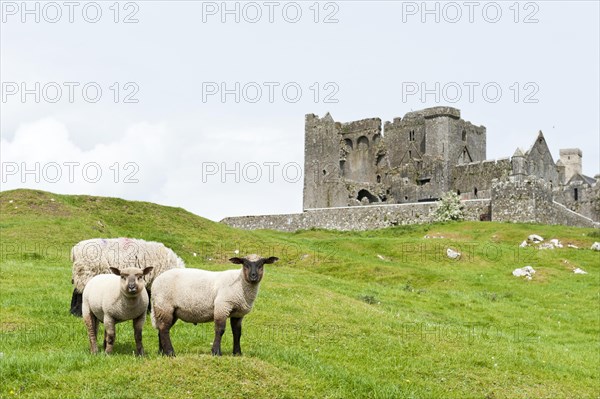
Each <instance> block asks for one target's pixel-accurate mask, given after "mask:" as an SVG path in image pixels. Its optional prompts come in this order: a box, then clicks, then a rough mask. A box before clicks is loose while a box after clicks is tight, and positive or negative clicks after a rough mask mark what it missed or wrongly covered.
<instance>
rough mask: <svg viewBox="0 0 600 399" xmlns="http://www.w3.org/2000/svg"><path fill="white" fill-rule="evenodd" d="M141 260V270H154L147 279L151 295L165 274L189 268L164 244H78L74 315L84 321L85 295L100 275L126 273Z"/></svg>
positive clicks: (117, 240)
mask: <svg viewBox="0 0 600 399" xmlns="http://www.w3.org/2000/svg"><path fill="white" fill-rule="evenodd" d="M136 258H137V259H139V261H140V262H141V267H146V266H152V267H153V268H154V270H153V271H152V272H151V273H150V274H149V275H148V276H146V277H145V280H146V289H147V290H148V295H150V294H151V292H150V288H151V286H152V282H153V281H154V279H155V278H156V276H158V275H159V274H161V273H162V272H163V271H165V270H169V269H173V268H185V264H184V263H183V260H181V258H179V257H178V256H177V255H176V254H175V252H173V250H171V249H170V248H167V247H165V246H164V245H163V244H162V243H159V242H152V241H144V240H138V239H131V238H109V239H104V238H94V239H90V240H85V241H81V242H79V243H77V244H76V245H75V246H73V248H72V249H71V261H72V262H73V271H72V273H73V274H72V279H71V283H72V284H73V285H74V288H73V295H72V297H71V314H72V315H74V316H78V317H81V302H82V298H81V293H82V292H83V289H84V287H85V285H86V284H87V282H88V281H90V279H92V278H93V277H94V276H96V275H98V274H107V273H110V270H109V267H116V268H118V269H123V268H127V267H131V266H134V264H133V261H134V259H136Z"/></svg>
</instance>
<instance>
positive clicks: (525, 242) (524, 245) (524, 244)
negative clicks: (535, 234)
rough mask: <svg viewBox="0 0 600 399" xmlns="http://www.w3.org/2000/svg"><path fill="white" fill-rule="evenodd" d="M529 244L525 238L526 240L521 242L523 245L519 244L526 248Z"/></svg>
mask: <svg viewBox="0 0 600 399" xmlns="http://www.w3.org/2000/svg"><path fill="white" fill-rule="evenodd" d="M527 245H529V244H527V240H524V241H523V242H522V243H521V245H519V246H520V247H521V248H525V247H526V246H527Z"/></svg>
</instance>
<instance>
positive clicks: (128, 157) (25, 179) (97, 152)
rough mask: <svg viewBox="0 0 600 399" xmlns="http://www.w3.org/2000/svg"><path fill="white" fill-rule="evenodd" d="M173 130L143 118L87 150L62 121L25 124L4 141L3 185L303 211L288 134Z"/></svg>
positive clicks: (207, 207)
mask: <svg viewBox="0 0 600 399" xmlns="http://www.w3.org/2000/svg"><path fill="white" fill-rule="evenodd" d="M78 133H80V134H81V132H78ZM175 133H176V132H174V131H173V130H172V129H170V128H168V127H167V124H166V123H161V124H149V123H137V124H134V125H132V126H130V127H129V128H127V129H126V130H125V131H124V132H123V133H122V134H121V135H120V136H119V137H118V138H117V139H115V140H113V141H110V142H108V143H98V144H96V145H94V146H93V147H92V148H91V149H89V150H84V149H82V148H80V147H79V146H78V145H76V144H75V143H74V142H73V140H72V138H71V135H70V132H69V129H68V128H67V126H65V124H64V123H62V122H61V121H59V120H57V119H54V118H45V119H41V120H39V121H36V122H33V123H28V124H23V125H21V126H19V128H18V129H17V130H16V132H15V133H14V136H13V138H12V140H7V139H2V140H1V141H0V157H1V159H2V177H1V178H2V190H10V189H15V188H35V189H40V190H46V191H51V192H56V193H64V194H90V195H102V196H111V197H121V198H125V199H132V200H146V201H152V202H156V203H160V204H164V205H172V206H181V207H184V208H186V209H188V210H190V211H192V212H194V213H197V214H199V215H201V216H204V217H208V218H211V219H214V220H219V219H221V218H223V217H225V216H229V215H242V214H252V213H254V214H257V213H258V214H260V213H284V212H297V211H299V210H300V200H299V199H300V198H301V192H302V179H301V178H300V177H299V176H297V173H298V168H300V166H301V163H302V160H301V159H289V158H288V157H289V154H290V153H289V152H284V153H283V154H281V151H280V150H279V149H280V148H281V147H282V146H283V145H284V144H285V143H284V142H285V140H286V139H285V138H283V137H284V136H283V134H282V133H283V132H281V131H277V130H273V129H265V128H256V129H244V130H235V129H227V130H218V129H208V131H206V132H201V133H199V134H197V135H195V136H194V135H189V134H188V135H185V134H183V133H182V132H178V133H179V134H175ZM182 136H185V137H182ZM99 139H101V138H99ZM296 154H298V152H296ZM98 171H99V172H100V173H101V175H98V174H97V173H98ZM284 172H287V173H284ZM203 174H204V176H203ZM270 198H272V199H270Z"/></svg>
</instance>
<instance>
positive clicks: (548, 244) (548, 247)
mask: <svg viewBox="0 0 600 399" xmlns="http://www.w3.org/2000/svg"><path fill="white" fill-rule="evenodd" d="M538 249H554V244H552V243H550V242H547V243H544V244H540V245H539V246H538Z"/></svg>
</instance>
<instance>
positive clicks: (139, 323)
mask: <svg viewBox="0 0 600 399" xmlns="http://www.w3.org/2000/svg"><path fill="white" fill-rule="evenodd" d="M145 321H146V312H144V313H142V315H141V316H140V317H138V318H137V319H134V320H133V336H134V337H135V354H136V355H137V356H144V345H143V344H142V328H144V322H145Z"/></svg>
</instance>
